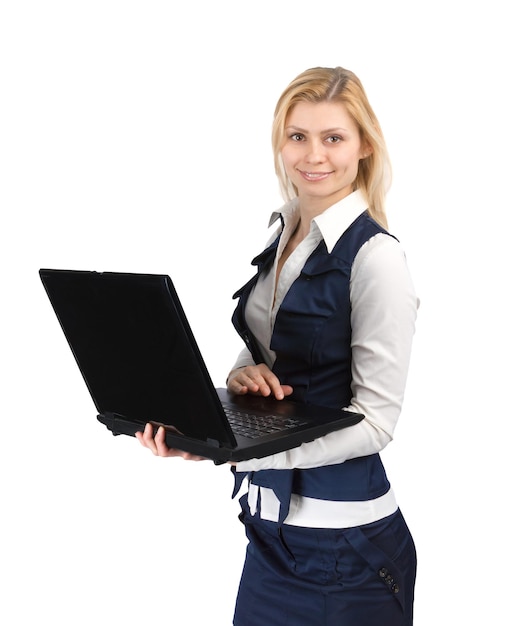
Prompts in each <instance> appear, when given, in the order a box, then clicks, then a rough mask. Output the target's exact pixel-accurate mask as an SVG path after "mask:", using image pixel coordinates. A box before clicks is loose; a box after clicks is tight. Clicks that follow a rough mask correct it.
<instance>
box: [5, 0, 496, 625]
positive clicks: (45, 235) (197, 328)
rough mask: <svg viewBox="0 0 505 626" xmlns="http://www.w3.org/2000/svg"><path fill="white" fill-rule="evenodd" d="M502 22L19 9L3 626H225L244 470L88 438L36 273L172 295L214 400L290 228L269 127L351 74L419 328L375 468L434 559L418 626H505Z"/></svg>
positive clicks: (12, 77) (96, 430) (338, 7)
mask: <svg viewBox="0 0 505 626" xmlns="http://www.w3.org/2000/svg"><path fill="white" fill-rule="evenodd" d="M501 23H502V22H501V18H500V17H499V3H496V2H494V1H493V0H481V1H480V2H467V1H465V0H461V1H459V2H456V1H454V2H450V1H444V0H438V1H433V0H429V1H424V2H410V1H409V2H407V1H406V2H390V1H389V0H382V1H381V2H377V1H375V0H374V1H362V2H359V3H357V2H345V3H343V2H338V1H337V0H331V1H327V0H320V1H319V2H307V1H304V2H301V1H299V0H289V1H288V0H279V1H276V0H271V1H269V2H264V1H262V0H255V2H250V3H245V2H238V1H235V2H232V1H231V0H214V1H212V2H205V1H203V0H201V1H198V0H197V1H193V2H192V1H190V0H189V1H188V2H184V3H181V2H162V1H153V0H143V1H134V0H122V1H114V0H87V1H86V2H84V1H73V0H66V1H63V0H61V1H56V0H46V1H31V2H30V1H27V0H4V1H3V2H2V4H1V5H0V64H1V69H0V90H1V97H0V132H1V136H0V156H1V162H0V194H1V198H0V200H1V212H2V213H1V214H2V219H1V249H0V254H1V265H0V271H1V315H2V323H1V333H2V334H1V345H0V350H1V365H2V376H1V385H2V413H1V421H2V431H1V437H0V463H1V472H0V481H1V507H2V508H1V514H0V515H1V517H0V524H1V532H0V541H1V545H0V550H1V553H0V576H1V581H0V622H1V623H2V624H5V625H6V626H21V625H22V626H26V625H27V624H51V625H53V626H60V625H68V624H71V625H72V626H80V625H85V624H86V625H87V624H95V625H98V626H101V625H106V624H107V625H115V624H118V625H119V624H121V625H124V626H126V625H137V624H147V623H158V624H165V623H166V624H169V623H180V622H182V621H184V623H186V624H191V625H192V624H195V625H196V624H200V623H212V624H222V625H226V624H231V619H232V613H233V604H234V598H235V593H236V588H237V585H238V581H239V577H240V571H241V566H242V559H243V555H244V549H245V539H244V537H243V532H242V528H241V525H240V523H239V522H238V521H237V519H236V516H237V514H238V512H239V511H238V503H237V502H236V501H231V499H230V495H231V488H232V479H231V476H230V474H229V471H228V469H227V468H226V467H219V468H216V467H214V466H213V465H211V464H210V463H207V462H204V463H199V464H194V463H184V462H183V461H179V460H172V461H169V460H166V459H156V458H154V457H152V456H151V455H150V454H149V453H148V452H147V451H145V450H143V449H141V448H140V446H139V445H138V444H137V442H136V441H135V440H133V439H132V438H129V437H117V438H114V437H112V436H111V435H110V433H109V432H108V431H107V430H106V429H105V428H104V427H103V426H101V425H100V424H99V423H98V422H97V421H96V419H95V409H94V406H93V404H92V402H91V400H90V398H89V396H88V393H87V390H86V388H85V385H84V383H83V380H82V378H81V377H80V374H79V372H78V370H77V368H76V366H75V363H74V361H73V358H72V356H71V353H70V350H69V349H68V346H67V344H66V342H65V340H64V337H63V335H62V333H61V330H60V328H59V326H58V324H57V321H56V318H55V317H54V314H53V312H52V309H51V308H50V305H49V303H48V301H47V298H46V296H45V293H44V291H43V288H42V286H41V284H40V281H39V278H38V269H39V268H40V267H59V268H71V269H94V270H118V271H135V272H152V273H158V272H160V273H165V272H167V273H170V274H171V275H172V277H173V279H174V281H175V283H176V285H177V287H178V291H179V295H180V297H181V299H182V301H183V304H184V306H185V308H186V310H187V314H188V317H189V319H190V322H191V323H192V325H193V327H194V332H195V335H196V337H197V340H198V342H199V343H200V346H201V350H202V352H203V355H204V358H205V360H206V361H207V364H208V367H209V370H210V373H211V376H212V378H213V380H214V381H215V384H216V385H220V386H222V385H223V384H224V380H225V377H226V374H227V372H228V369H229V367H230V366H231V365H232V363H233V361H234V359H235V356H236V353H237V352H238V350H239V349H240V347H241V346H240V342H239V340H238V338H237V337H236V336H235V333H234V330H233V328H232V326H231V323H230V316H231V313H232V310H233V305H234V303H233V301H232V300H231V294H232V293H233V292H234V290H235V289H236V288H238V287H239V286H240V285H241V284H243V283H244V282H245V280H246V279H248V278H249V276H250V275H251V271H252V270H251V268H250V266H249V263H250V260H251V258H252V257H253V256H254V255H255V254H256V253H257V252H259V251H260V250H261V249H262V246H263V244H264V242H265V240H266V238H267V235H268V233H267V230H266V223H267V220H268V217H269V215H270V213H271V211H272V210H273V209H276V208H277V207H278V206H279V205H280V204H281V198H280V194H279V191H278V186H277V181H276V179H275V177H274V173H273V165H272V158H271V154H270V123H271V119H272V113H273V108H274V105H275V102H276V100H277V98H278V96H279V95H280V92H281V91H282V90H283V89H284V87H285V86H286V85H287V83H288V82H289V81H290V80H291V79H292V78H294V76H295V75H297V74H298V73H299V72H301V71H303V70H305V69H307V68H309V67H313V66H315V65H327V66H335V65H342V66H344V67H348V68H349V69H352V70H353V71H355V72H356V73H357V74H358V76H360V78H361V79H362V81H363V83H364V85H365V88H366V90H367V92H368V95H369V98H370V100H371V102H372V106H373V107H374V108H375V110H376V113H377V115H378V117H379V119H380V120H381V123H382V126H383V130H384V133H385V135H386V138H387V141H388V145H389V148H390V152H391V157H392V161H393V166H394V184H393V188H392V191H391V193H390V196H389V219H390V229H391V231H392V232H393V233H394V234H396V235H397V236H398V237H399V239H400V240H401V242H402V244H403V246H404V248H405V250H406V252H407V257H408V260H409V265H410V268H411V272H412V275H413V278H414V281H415V284H416V287H417V290H418V293H419V297H420V299H421V301H422V305H421V309H420V312H419V320H418V330H417V335H416V338H415V347H414V353H413V358H412V366H411V372H410V379H409V385H408V389H407V396H406V400H405V405H404V411H403V415H402V417H401V420H400V423H399V426H398V428H397V431H396V437H395V440H394V442H393V443H392V444H391V445H390V446H389V447H388V448H387V449H386V451H385V452H384V455H383V458H384V461H385V463H386V466H387V469H388V472H389V477H390V479H391V481H392V483H393V486H394V488H395V492H396V495H397V498H398V500H399V502H400V504H401V507H402V509H403V511H404V514H405V516H406V518H407V520H408V522H409V524H410V526H411V529H412V532H413V534H414V537H415V540H416V544H417V548H418V553H419V574H418V585H417V600H416V613H417V624H418V625H419V626H423V625H430V626H432V625H438V624H441V625H442V624H444V625H445V624H460V623H463V622H464V623H482V619H483V617H482V616H483V614H487V615H489V616H491V619H489V623H497V621H499V619H500V617H499V616H501V615H502V614H503V612H502V609H501V593H502V589H503V582H504V576H503V564H502V561H503V556H504V555H503V547H502V545H503V539H502V536H501V533H502V516H501V515H500V514H499V509H498V506H499V504H500V500H501V499H502V496H503V469H502V464H501V463H499V461H500V457H501V454H502V442H503V434H504V433H503V417H504V415H503V401H502V395H503V384H502V376H501V374H502V373H503V365H502V358H503V313H502V311H501V298H500V297H499V296H500V292H502V291H503V275H502V274H503V260H502V255H501V252H502V246H501V245H500V244H501V241H502V238H503V237H502V235H501V232H500V226H502V223H503V218H502V214H503V209H504V200H503V142H504V122H503V119H504V116H503V111H504V110H505V102H504V98H503V95H502V90H501V83H502V80H503V66H502V61H503V58H504V56H503V55H504V49H503V47H504V46H503V37H502V32H501V29H500V24H501ZM182 616H185V617H182ZM265 626H267V625H265Z"/></svg>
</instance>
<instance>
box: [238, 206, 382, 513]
mask: <svg viewBox="0 0 505 626" xmlns="http://www.w3.org/2000/svg"><path fill="white" fill-rule="evenodd" d="M378 233H386V234H389V233H387V232H386V231H385V230H384V229H383V228H382V227H381V226H380V225H379V224H377V223H376V222H375V221H374V220H373V219H372V218H371V217H370V216H369V215H368V213H367V212H364V213H362V214H361V215H360V216H359V217H358V218H357V219H356V220H355V221H354V222H353V223H352V224H351V225H350V226H349V228H348V229H347V230H346V231H345V232H344V233H343V235H342V236H341V237H340V239H339V240H338V242H337V244H336V245H335V247H334V249H333V250H332V251H331V252H328V251H327V249H326V246H325V244H324V242H321V243H320V244H319V246H318V247H317V248H316V250H315V251H314V252H313V253H312V254H311V255H310V257H309V258H308V259H307V262H306V263H305V266H304V267H303V269H302V272H301V274H300V276H299V277H298V278H297V279H296V280H295V281H294V283H293V284H292V286H291V288H290V289H289V291H288V293H287V294H286V296H285V298H284V301H283V302H282V304H281V306H280V308H279V311H278V313H277V317H276V321H275V325H274V329H273V333H272V340H271V346H270V347H271V349H272V350H274V351H275V353H276V360H275V363H274V366H273V371H274V372H275V374H276V375H277V376H278V378H279V379H280V381H281V382H282V383H284V384H288V385H291V386H292V387H293V389H294V391H293V395H292V396H291V397H290V399H293V400H295V401H298V402H304V403H306V404H319V405H325V406H329V407H334V408H337V409H338V408H341V407H344V406H348V405H349V404H350V400H351V397H352V392H351V302H350V290H349V282H350V276H351V268H352V264H353V262H354V258H355V256H356V254H357V252H358V250H359V249H360V248H361V246H362V245H363V244H364V243H365V242H367V241H368V240H369V239H370V238H371V237H373V236H374V235H376V234H378ZM278 244H279V237H278V238H277V239H276V240H275V241H274V242H273V243H272V245H270V246H269V247H268V248H267V249H266V250H264V251H263V252H262V253H261V254H260V255H259V256H257V257H256V258H255V259H254V260H253V265H256V266H257V268H258V271H257V274H256V275H255V276H254V277H253V278H252V279H251V280H250V281H249V282H248V283H247V284H246V285H245V286H244V287H242V289H240V290H239V291H237V292H236V293H235V294H234V298H236V297H239V298H240V299H239V302H238V305H237V308H236V309H235V312H234V314H233V318H232V320H233V324H234V326H235V328H236V330H237V331H238V333H239V334H240V336H241V337H242V338H243V340H244V341H245V343H246V345H247V347H248V348H249V350H250V351H251V354H252V356H253V358H254V360H255V362H256V363H259V362H261V361H262V360H263V359H262V357H261V354H260V351H259V349H258V347H257V344H256V340H255V338H254V336H253V335H252V333H251V332H250V330H249V328H248V327H247V323H246V320H245V315H244V312H245V306H246V303H247V298H248V297H249V294H250V293H251V290H252V289H253V287H254V285H255V284H256V282H257V280H258V277H259V275H260V274H261V273H262V272H266V271H268V270H269V269H270V268H271V267H272V264H273V261H274V258H275V253H276V250H277V246H278ZM237 478H239V477H237ZM249 479H250V480H251V482H252V483H253V484H256V485H259V486H263V487H269V488H271V489H273V490H274V492H275V493H276V495H277V497H278V499H279V500H280V502H281V511H280V517H281V519H280V521H282V520H284V519H285V517H286V515H287V513H288V510H289V499H290V496H291V493H295V494H298V495H302V496H308V497H311V498H318V499H323V500H334V501H360V500H370V499H374V498H377V497H379V496H382V495H384V494H385V493H386V492H387V491H388V490H389V482H388V480H387V477H386V474H385V471H384V467H383V465H382V462H381V460H380V457H379V455H378V454H372V455H370V456H366V457H359V458H355V459H351V460H349V461H346V462H344V463H340V464H337V465H329V466H325V467H318V468H314V469H305V470H300V469H295V470H262V471H259V472H251V473H250V475H249ZM240 482H241V481H240ZM237 489H238V485H237Z"/></svg>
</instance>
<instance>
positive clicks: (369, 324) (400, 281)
mask: <svg viewBox="0 0 505 626" xmlns="http://www.w3.org/2000/svg"><path fill="white" fill-rule="evenodd" d="M350 289H351V306H352V312H351V326H352V343H351V348H352V384H351V388H352V393H353V397H352V400H351V405H350V406H349V407H348V410H350V411H356V412H358V413H363V414H364V415H365V419H364V420H362V421H361V422H359V423H358V424H356V425H355V426H351V427H350V428H346V429H344V430H340V431H337V432H333V433H330V434H328V435H325V436H324V437H320V438H319V439H316V440H315V441H312V442H310V443H306V444H302V445H301V446H299V447H297V448H293V449H292V450H288V451H287V452H283V453H279V454H275V455H272V456H269V457H265V458H263V459H253V460H250V461H243V462H241V463H238V464H237V470H238V471H254V470H259V469H292V468H295V467H297V468H310V467H319V466H322V465H331V464H334V463H342V462H343V461H346V460H347V459H351V458H355V457H359V456H366V455H369V454H373V453H375V452H379V451H380V450H382V449H383V448H384V447H385V446H386V445H387V444H388V443H389V442H390V441H391V439H392V437H393V432H394V429H395V426H396V423H397V420H398V417H399V415H400V412H401V406H402V402H403V396H404V390H405V385H406V380H407V372H408V365H409V360H410V353H411V345H412V338H413V335H414V328H415V320H416V316H417V307H418V300H417V297H416V294H415V291H414V287H413V285H412V281H411V278H410V274H409V271H408V268H407V264H406V260H405V255H404V253H403V250H402V248H401V246H400V245H399V243H398V242H397V241H396V240H395V239H393V238H392V237H389V236H388V235H377V236H376V237H373V238H372V239H371V240H370V241H368V242H367V243H366V244H365V245H364V246H363V247H362V248H361V249H360V251H359V252H358V254H357V256H356V259H355V262H354V265H353V269H352V273H351V287H350Z"/></svg>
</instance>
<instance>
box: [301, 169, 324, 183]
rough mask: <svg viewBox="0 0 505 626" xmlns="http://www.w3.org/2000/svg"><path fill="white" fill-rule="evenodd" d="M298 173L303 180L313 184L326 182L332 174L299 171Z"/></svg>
mask: <svg viewBox="0 0 505 626" xmlns="http://www.w3.org/2000/svg"><path fill="white" fill-rule="evenodd" d="M298 172H299V173H300V176H301V177H302V178H303V179H305V180H307V181H309V182H312V183H313V182H319V181H321V180H325V179H326V178H328V176H330V174H332V172H304V171H303V170H298Z"/></svg>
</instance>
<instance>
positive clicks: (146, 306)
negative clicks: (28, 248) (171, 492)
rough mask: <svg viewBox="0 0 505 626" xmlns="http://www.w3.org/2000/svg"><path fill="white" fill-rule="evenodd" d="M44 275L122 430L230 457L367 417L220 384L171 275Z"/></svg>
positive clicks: (94, 393)
mask: <svg viewBox="0 0 505 626" xmlns="http://www.w3.org/2000/svg"><path fill="white" fill-rule="evenodd" d="M39 275H40V278H41V280H42V283H43V285H44V287H45V290H46V293H47V295H48V297H49V300H50V302H51V304H52V307H53V309H54V312H55V313H56V316H57V318H58V320H59V322H60V325H61V328H62V330H63V332H64V334H65V337H66V339H67V341H68V343H69V345H70V348H71V350H72V352H73V355H74V357H75V360H76V362H77V365H78V367H79V369H80V371H81V373H82V376H83V377H84V380H85V382H86V385H87V387H88V390H89V393H90V395H91V397H92V400H93V402H94V404H95V407H96V410H97V412H98V416H97V417H98V420H99V421H100V422H101V423H102V424H104V425H105V426H106V427H107V428H108V429H109V430H110V431H111V432H112V433H113V434H114V435H120V434H124V435H130V436H134V435H135V433H136V432H137V431H143V430H144V427H145V425H146V423H147V422H151V423H153V424H154V425H155V426H159V425H164V426H166V442H167V445H168V446H170V447H174V448H178V449H180V450H184V451H186V452H190V453H192V454H196V455H200V456H203V457H206V458H209V459H212V460H213V461H214V462H216V463H225V462H227V461H242V460H246V459H251V458H260V457H263V456H267V455H270V454H275V453H277V452H282V451H284V450H288V449H290V448H293V447H296V446H299V445H300V444H302V443H304V442H308V441H312V440H313V439H316V438H317V437H321V436H322V435H325V434H327V433H329V432H331V431H335V430H339V429H342V428H346V427H349V426H352V425H354V424H356V423H358V422H359V421H360V420H361V419H363V415H361V414H358V413H352V412H350V411H345V410H344V409H338V410H335V409H330V408H328V407H318V406H314V405H305V404H301V403H295V402H292V401H290V400H289V399H284V400H281V401H279V400H275V399H274V398H271V397H268V398H263V397H258V396H253V395H244V396H238V395H232V394H230V393H228V391H227V390H226V389H223V388H215V387H214V385H213V383H212V380H211V377H210V375H209V372H208V370H207V367H206V365H205V363H204V360H203V358H202V355H201V353H200V350H199V348H198V346H197V343H196V340H195V337H194V336H193V333H192V331H191V328H190V325H189V323H188V320H187V318H186V315H185V313H184V311H183V308H182V305H181V302H180V300H179V298H178V296H177V293H176V290H175V287H174V284H173V282H172V280H171V278H170V277H169V276H168V275H161V274H133V273H120V272H94V271H78V270H62V269H41V270H39Z"/></svg>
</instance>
